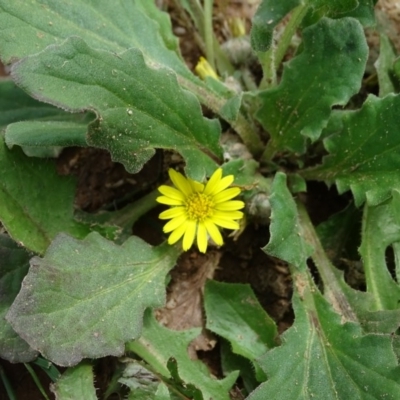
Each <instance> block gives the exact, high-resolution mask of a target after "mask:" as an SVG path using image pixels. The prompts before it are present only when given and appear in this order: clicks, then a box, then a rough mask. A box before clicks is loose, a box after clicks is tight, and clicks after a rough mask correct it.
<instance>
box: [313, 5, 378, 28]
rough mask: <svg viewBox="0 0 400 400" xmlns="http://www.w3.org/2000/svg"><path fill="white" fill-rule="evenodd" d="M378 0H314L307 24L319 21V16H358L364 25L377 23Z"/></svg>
mask: <svg viewBox="0 0 400 400" xmlns="http://www.w3.org/2000/svg"><path fill="white" fill-rule="evenodd" d="M376 1H377V0H312V1H310V3H311V4H310V5H311V6H312V11H311V12H310V15H309V16H308V18H307V24H312V23H315V22H317V20H318V19H319V18H322V17H330V18H344V17H353V18H356V19H357V20H358V21H359V22H360V23H361V24H362V25H363V26H364V27H368V26H373V25H375V10H374V6H375V3H376Z"/></svg>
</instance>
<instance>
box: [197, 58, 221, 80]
mask: <svg viewBox="0 0 400 400" xmlns="http://www.w3.org/2000/svg"><path fill="white" fill-rule="evenodd" d="M194 70H195V72H196V74H197V75H198V76H199V77H200V78H201V79H206V77H207V76H211V78H214V79H217V80H218V75H217V73H216V72H215V71H214V69H213V67H212V66H211V65H210V63H209V62H208V61H207V60H206V59H205V58H204V57H200V60H199V62H198V63H197V65H196V67H195V69H194Z"/></svg>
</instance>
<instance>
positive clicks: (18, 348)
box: [0, 234, 37, 363]
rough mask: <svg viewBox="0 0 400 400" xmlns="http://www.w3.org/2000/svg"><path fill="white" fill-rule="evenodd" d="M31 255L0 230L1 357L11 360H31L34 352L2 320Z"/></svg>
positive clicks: (18, 286)
mask: <svg viewBox="0 0 400 400" xmlns="http://www.w3.org/2000/svg"><path fill="white" fill-rule="evenodd" d="M31 256H32V255H31V254H29V253H28V252H27V251H26V250H25V249H24V248H22V247H19V246H18V245H17V244H16V243H15V242H14V241H13V240H11V239H10V238H9V237H8V236H6V235H3V234H0V320H1V321H2V323H1V324H0V357H1V358H4V359H6V360H8V361H10V362H13V363H16V362H28V361H32V360H33V359H35V358H36V356H37V352H36V351H35V350H33V349H31V348H30V347H29V345H28V344H27V343H26V342H25V341H24V340H23V339H21V338H20V337H19V336H18V335H17V334H16V333H15V331H14V330H13V329H12V328H11V325H10V324H9V323H8V322H6V321H5V320H4V317H5V315H6V314H7V312H8V309H9V307H10V306H11V304H12V302H13V301H14V299H15V297H16V296H17V294H18V292H19V290H20V288H21V282H22V279H23V278H24V276H25V275H26V274H27V272H28V268H29V259H30V257H31Z"/></svg>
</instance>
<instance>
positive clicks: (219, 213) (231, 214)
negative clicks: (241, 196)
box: [212, 210, 243, 219]
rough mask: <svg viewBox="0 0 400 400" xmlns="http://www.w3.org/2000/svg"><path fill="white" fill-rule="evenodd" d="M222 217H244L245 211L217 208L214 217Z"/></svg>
mask: <svg viewBox="0 0 400 400" xmlns="http://www.w3.org/2000/svg"><path fill="white" fill-rule="evenodd" d="M214 217H215V218H220V219H242V218H243V213H242V212H241V211H219V210H215V211H214V213H213V215H212V218H214Z"/></svg>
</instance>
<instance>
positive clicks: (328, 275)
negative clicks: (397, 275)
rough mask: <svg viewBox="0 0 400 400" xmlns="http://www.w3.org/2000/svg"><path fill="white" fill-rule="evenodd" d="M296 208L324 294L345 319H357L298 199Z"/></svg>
mask: <svg viewBox="0 0 400 400" xmlns="http://www.w3.org/2000/svg"><path fill="white" fill-rule="evenodd" d="M297 209H298V213H299V221H300V225H301V228H302V231H303V234H304V239H305V240H306V242H307V243H308V244H310V245H311V246H312V247H313V248H314V253H313V254H312V256H311V258H312V259H313V261H314V263H315V266H316V267H317V269H318V272H319V274H320V276H321V279H322V282H323V283H324V293H325V296H326V297H327V298H328V299H329V300H330V302H331V303H332V305H333V307H334V309H335V310H336V311H337V312H339V313H340V314H341V315H342V316H343V317H344V318H345V319H346V320H347V321H353V322H355V321H357V317H356V315H355V313H354V311H353V309H352V307H351V305H350V303H349V301H348V299H347V298H346V296H345V294H344V292H343V290H342V285H341V282H340V281H339V278H338V274H337V273H336V271H335V269H334V268H335V267H334V266H333V265H332V263H331V262H330V260H329V258H328V257H327V255H326V253H325V250H324V249H323V247H322V244H321V241H320V240H319V237H318V235H317V232H316V231H315V229H314V225H313V224H312V222H311V220H310V217H309V215H308V213H307V210H306V208H305V207H304V205H303V203H301V202H300V201H297Z"/></svg>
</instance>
